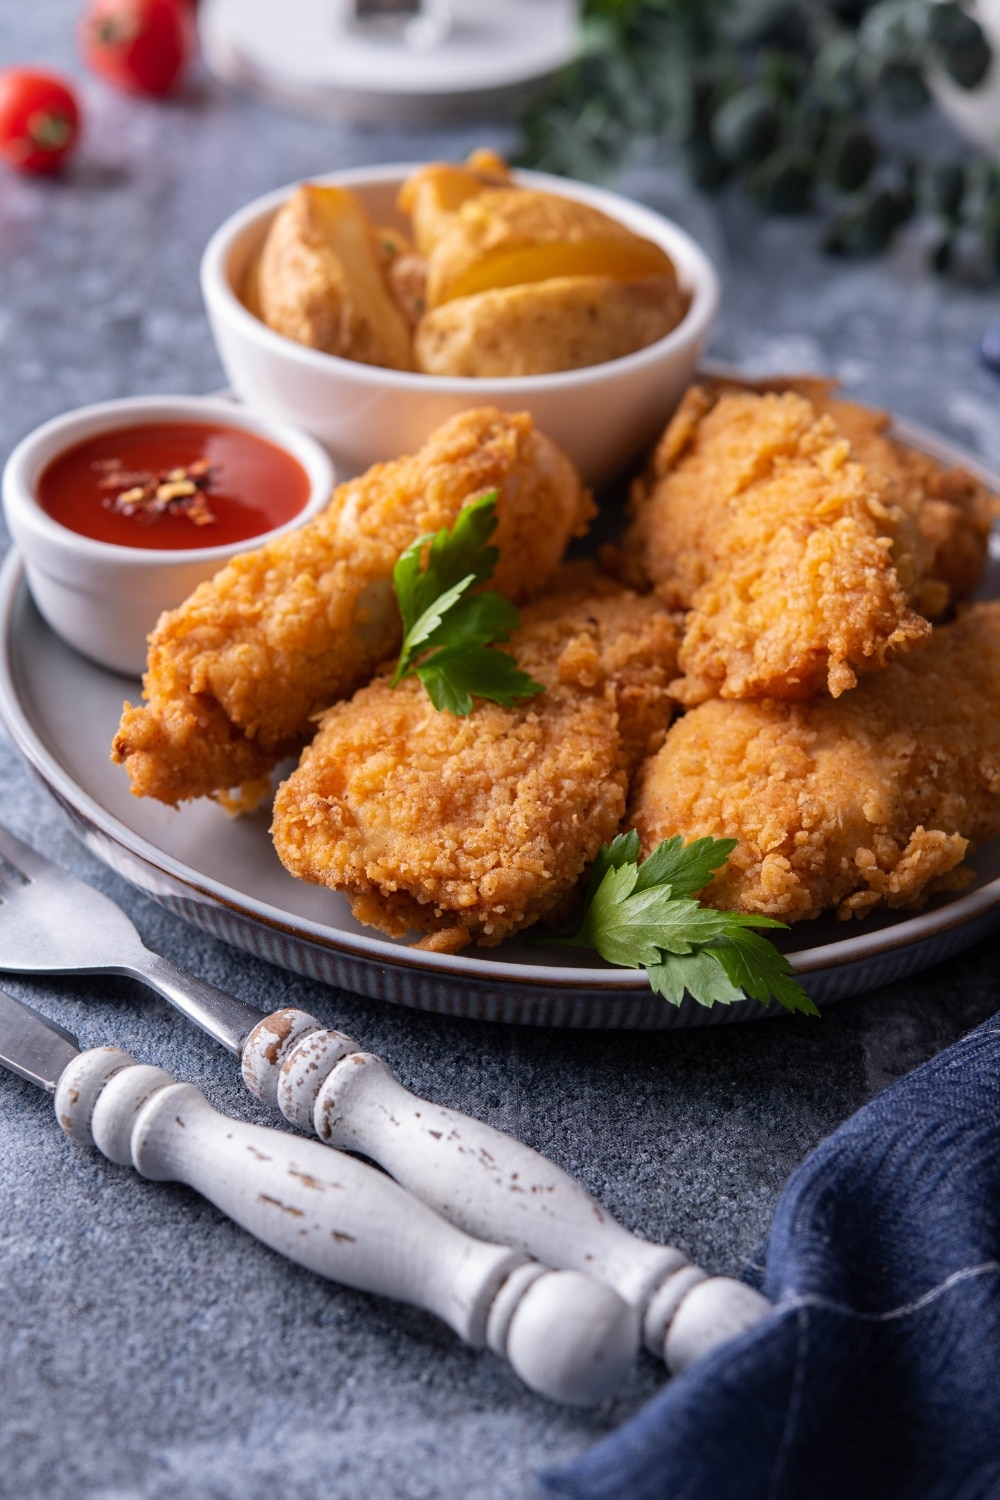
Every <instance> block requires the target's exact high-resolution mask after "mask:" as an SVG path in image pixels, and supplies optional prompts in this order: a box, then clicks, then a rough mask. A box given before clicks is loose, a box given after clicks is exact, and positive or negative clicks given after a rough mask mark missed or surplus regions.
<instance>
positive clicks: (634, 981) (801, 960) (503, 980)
mask: <svg viewBox="0 0 1000 1500" xmlns="http://www.w3.org/2000/svg"><path fill="white" fill-rule="evenodd" d="M706 365H707V362H706ZM720 369H721V367H719V366H709V367H706V368H705V371H704V373H705V374H706V375H708V374H714V373H717V372H718V371H719V370H720ZM761 378H766V377H761ZM774 378H775V379H780V378H781V377H779V376H775V377H774ZM891 421H892V430H893V433H894V434H895V435H896V436H898V437H899V438H901V439H902V440H903V441H904V442H907V443H909V444H911V445H912V446H914V447H916V448H919V449H921V450H922V451H924V452H926V453H928V454H930V455H931V456H932V457H935V458H938V459H940V460H942V461H944V462H946V463H949V464H953V465H959V466H961V467H963V468H965V469H967V470H968V471H969V472H970V473H973V474H974V475H975V476H976V477H977V478H979V479H980V480H981V481H982V482H983V483H985V484H987V485H989V486H990V487H991V488H992V489H994V490H996V491H998V492H1000V475H997V474H996V473H994V472H993V471H992V470H991V469H990V468H989V466H988V465H987V464H986V463H985V462H983V461H982V460H980V459H979V458H978V457H977V456H976V455H974V454H970V453H967V452H966V451H965V450H964V449H962V448H961V447H959V446H958V445H956V444H954V443H953V442H951V440H949V439H948V438H945V437H944V436H942V435H941V434H938V433H935V432H933V431H931V430H930V429H927V428H925V427H923V426H922V425H921V424H919V423H915V422H911V421H909V420H906V419H902V418H898V417H895V416H891ZM22 593H27V594H28V595H29V598H30V590H28V586H27V580H26V578H25V574H24V564H23V560H22V558H21V556H20V553H19V552H18V550H17V548H16V547H14V546H13V545H12V546H11V547H10V548H9V550H8V552H7V554H6V556H5V557H4V559H3V562H2V565H0V719H2V721H3V723H4V725H5V726H6V729H7V731H8V733H9V735H10V737H11V739H12V741H13V743H14V745H15V747H16V748H17V750H18V751H19V753H20V754H21V755H22V757H23V758H24V760H25V761H26V762H27V763H28V765H29V766H30V767H31V768H32V770H33V771H34V772H35V773H36V775H38V777H39V778H40V779H41V781H42V782H43V784H44V785H45V787H46V788H47V789H48V790H49V791H50V792H51V793H52V794H53V795H54V796H55V797H56V799H57V800H58V801H59V802H60V803H61V804H62V805H63V806H64V807H65V808H66V809H67V810H69V811H70V812H71V813H72V814H74V815H75V817H76V818H77V819H78V820H79V821H81V822H82V823H83V824H84V825H85V826H86V827H88V828H89V829H91V830H92V831H93V832H94V833H96V834H98V835H99V836H100V837H101V838H102V839H105V840H109V841H110V842H111V844H112V845H115V846H117V847H118V848H120V849H121V850H122V851H123V852H124V853H125V854H126V855H127V856H129V857H130V858H131V859H132V860H138V861H140V862H141V863H142V864H143V865H145V866H146V867H148V868H149V869H150V870H151V871H154V872H156V873H157V874H159V875H162V876H165V877H167V878H168V879H170V880H171V881H173V882H174V883H175V884H176V885H178V886H180V887H182V888H183V889H184V890H185V891H186V892H187V893H188V895H189V897H190V898H192V899H194V900H195V901H197V902H200V903H202V904H207V905H210V906H214V907H222V908H224V909H226V910H228V911H229V912H230V913H232V914H234V915H236V916H238V917H241V918H243V919H244V920H246V921H249V922H251V923H252V924H254V925H255V926H258V927H263V928H266V929H267V930H269V931H271V932H272V933H275V934H281V935H283V936H285V937H288V938H292V939H297V940H301V941H305V942H307V943H309V944H311V945H313V946H314V947H317V948H319V949H321V950H324V951H326V952H328V953H330V954H332V955H341V956H343V957H345V958H348V959H353V960H355V961H360V962H362V963H375V964H388V965H390V966H391V967H392V968H393V969H396V970H406V971H409V972H410V973H411V974H415V975H417V976H419V977H420V978H422V979H423V980H424V981H429V982H432V983H433V981H434V979H435V978H436V977H439V978H440V979H442V980H445V981H455V980H466V981H468V980H472V981H479V982H480V983H493V984H508V985H513V986H518V987H521V988H524V989H527V990H531V991H538V992H545V991H553V990H555V991H573V992H576V993H580V992H581V991H584V992H590V993H592V994H594V995H595V996H597V995H601V994H603V995H604V996H605V997H606V998H611V997H613V996H614V995H616V994H617V995H620V996H621V997H622V998H623V999H624V998H626V997H634V996H636V995H642V994H649V993H650V990H649V984H648V980H647V979H646V976H645V973H644V971H643V970H641V969H638V970H633V969H620V968H615V967H612V966H610V965H609V966H607V967H606V968H604V967H596V966H595V967H588V968H577V967H571V966H567V965H538V966H534V965H526V964H523V963H519V962H513V961H511V960H501V959H491V958H488V957H479V955H478V952H477V954H476V956H475V957H474V958H472V959H470V956H469V955H467V954H444V953H433V952H427V951H425V950H419V949H413V948H411V947H397V946H396V945H395V944H392V943H390V942H388V941H387V940H385V939H383V938H378V937H369V936H368V935H367V934H366V933H348V934H343V933H337V932H336V931H334V930H332V929H331V928H329V927H328V926H326V925H324V924H322V923H320V922H317V921H316V920H315V919H313V918H309V917H293V916H292V915H291V914H290V913H288V912H287V911H283V910H282V909H281V908H279V907H276V906H273V905H272V904H271V903H269V902H265V901H261V900H259V899H258V898H257V897H254V896H249V895H247V894H246V893H243V892H240V891H238V890H237V889H235V888H234V887H232V886H230V885H227V884H226V883H225V882H223V881H220V880H217V879H216V878H215V877H212V876H208V875H205V874H202V873H201V872H199V871H198V870H197V869H196V868H195V867H193V866H191V865H189V864H187V863H185V862H184V861H183V860H181V859H179V858H178V857H177V856H175V855H173V854H170V853H169V852H167V851H165V850H163V849H161V848H159V847H158V846H157V845H156V844H154V843H152V842H151V841H150V840H149V839H147V838H146V837H145V836H144V835H142V834H140V833H137V832H135V831H134V830H133V829H131V828H130V827H129V826H128V825H127V824H125V823H123V822H122V821H121V819H120V818H118V817H117V815H116V814H114V813H113V812H111V811H110V810H109V809H107V808H106V807H104V806H103V804H102V803H100V802H99V801H98V800H97V799H96V798H95V797H93V796H92V795H91V794H90V793H89V792H87V791H86V790H85V789H84V788H83V787H82V786H81V785H80V784H79V783H78V782H77V781H76V780H75V778H74V777H73V776H72V774H71V772H70V771H69V770H68V769H67V768H66V767H65V766H64V765H63V764H62V763H61V762H60V761H59V760H58V759H57V758H56V756H55V755H54V754H53V753H52V752H51V751H50V750H49V748H48V746H47V745H46V744H45V743H44V741H43V739H42V737H41V735H40V734H39V733H38V731H37V730H36V728H35V726H34V724H33V723H32V721H31V719H30V717H29V715H28V713H27V711H26V709H25V707H24V705H23V704H22V702H21V700H20V696H19V694H18V690H17V666H16V660H15V646H14V641H13V638H12V637H13V632H12V628H11V627H12V622H13V615H14V612H15V610H16V608H17V606H18V604H19V601H20V598H21V596H22ZM42 623H43V628H45V629H49V627H48V626H47V625H45V624H44V622H42ZM88 665H91V666H93V664H88ZM93 669H94V670H101V669H100V668H98V667H96V666H94V667H93ZM109 675H113V674H109ZM95 852H96V853H98V855H99V857H102V858H103V859H104V862H105V863H108V860H107V859H106V857H105V856H104V855H103V854H102V851H101V850H100V849H97V850H95ZM122 873H123V875H124V878H126V879H129V881H130V883H131V884H133V885H135V886H137V888H141V889H145V890H146V893H147V894H153V893H152V892H150V891H149V890H148V888H142V887H139V886H138V882H136V881H135V880H134V879H132V878H131V877H130V876H129V875H128V873H127V872H122ZM998 906H1000V876H998V877H996V878H995V879H993V880H991V881H988V882H986V883H985V884H984V885H982V886H979V887H977V888H976V889H975V890H972V891H967V892H965V893H963V894H960V895H958V896H956V897H954V898H953V899H950V900H947V901H945V902H944V903H943V904H942V905H941V906H939V907H936V908H932V909H931V910H930V911H920V912H916V913H914V914H913V915H911V916H909V917H903V918H901V919H900V920H899V921H896V922H893V923H891V924H890V925H888V926H886V927H882V928H878V929H867V930H862V931H861V932H859V933H855V934H853V935H852V936H850V937H846V938H843V939H837V940H834V941H833V942H825V943H822V944H820V945H819V946H809V947H804V948H801V949H794V950H792V951H788V952H787V954H786V957H787V958H788V960H789V962H790V963H791V965H792V967H793V969H794V970H795V972H796V973H797V974H798V975H800V976H807V975H810V974H818V973H820V972H829V971H831V970H843V969H845V968H847V967H849V966H850V965H853V964H859V965H860V964H862V963H872V962H875V961H877V960H879V959H881V958H885V957H886V956H888V955H890V954H893V953H895V952H898V951H899V950H901V949H907V948H910V947H911V946H915V945H917V944H920V943H926V942H928V941H931V940H933V939H934V938H936V937H940V936H942V935H943V934H945V933H947V932H950V931H953V930H954V929H955V928H958V927H964V926H966V925H969V924H971V923H974V922H975V921H976V920H977V919H978V918H982V917H984V916H986V915H987V914H989V913H991V912H994V911H996V909H997V908H998ZM793 930H794V929H793ZM738 1008H739V1007H738V1006H734V1007H732V1009H733V1010H736V1009H738Z"/></svg>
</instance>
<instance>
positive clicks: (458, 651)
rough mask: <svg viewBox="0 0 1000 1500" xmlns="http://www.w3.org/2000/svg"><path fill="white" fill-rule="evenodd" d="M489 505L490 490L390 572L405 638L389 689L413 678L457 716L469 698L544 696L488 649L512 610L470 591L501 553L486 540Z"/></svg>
mask: <svg viewBox="0 0 1000 1500" xmlns="http://www.w3.org/2000/svg"><path fill="white" fill-rule="evenodd" d="M496 501H497V492H496V490H493V491H491V492H490V493H489V494H487V495H482V496H481V497H480V498H479V499H478V500H474V501H473V502H472V504H471V505H467V506H465V508H464V509H463V510H461V511H460V512H459V514H458V516H457V518H456V520H455V524H454V526H453V527H452V528H451V530H450V531H449V530H448V529H447V527H442V529H441V530H440V531H438V532H436V533H435V532H428V533H427V535H425V536H420V537H418V538H417V540H416V541H415V542H413V543H412V544H411V545H410V546H409V547H407V549H406V551H405V552H403V553H402V555H401V556H400V558H399V561H398V562H397V563H396V566H395V568H394V569H393V573H392V581H393V586H394V587H395V590H396V599H397V601H398V603H399V612H400V614H401V615H402V617H403V630H404V635H403V646H402V650H401V651H400V653H399V661H398V662H397V663H396V670H395V672H394V673H393V675H392V681H391V684H390V685H391V686H392V687H395V686H396V685H397V683H400V682H402V680H403V678H404V677H413V676H416V677H419V679H420V681H421V682H422V683H423V684H424V687H425V688H426V689H427V693H428V696H429V697H430V700H431V702H432V703H433V704H434V707H435V708H436V709H438V710H447V712H449V713H452V714H457V715H458V716H460V717H465V715H466V714H470V713H471V712H472V698H473V695H475V696H476V697H477V698H489V699H491V700H492V702H494V703H501V704H503V705H504V706H505V707H510V705H511V704H512V703H514V702H515V701H516V700H517V699H518V698H531V697H533V696H534V695H535V694H536V693H543V692H544V691H545V688H544V685H543V684H542V683H540V682H535V681H534V680H533V678H531V677H529V676H528V674H527V672H522V671H521V669H520V667H519V666H518V664H517V662H516V661H515V660H514V658H513V657H512V656H510V655H508V653H507V652H506V651H493V650H489V649H488V648H489V647H490V646H491V645H493V644H494V643H495V642H497V641H506V640H508V639H509V637H510V634H511V631H513V630H516V629H517V627H518V623H519V619H520V617H519V615H518V612H517V609H516V607H515V606H514V605H513V604H512V603H511V602H510V600H509V599H505V598H504V597H503V595H502V594H497V593H495V592H494V591H493V590H492V589H490V590H486V591H483V592H480V593H476V594H470V593H469V590H470V589H471V588H473V587H474V586H475V585H476V584H480V583H485V582H486V581H487V579H489V578H491V577H492V575H493V570H494V568H495V567H496V565H497V560H498V558H499V556H500V554H499V552H498V550H497V548H496V547H494V546H491V545H490V540H489V539H490V537H491V536H492V535H493V532H494V530H495V529H496V524H497V521H496ZM428 543H429V544H430V545H429V546H428ZM425 555H426V565H425V564H424V557H425Z"/></svg>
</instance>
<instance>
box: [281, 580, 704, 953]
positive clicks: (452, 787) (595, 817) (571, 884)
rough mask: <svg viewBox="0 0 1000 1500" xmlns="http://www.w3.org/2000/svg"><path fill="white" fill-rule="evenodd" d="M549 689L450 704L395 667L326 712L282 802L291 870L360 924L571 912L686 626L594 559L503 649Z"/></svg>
mask: <svg viewBox="0 0 1000 1500" xmlns="http://www.w3.org/2000/svg"><path fill="white" fill-rule="evenodd" d="M504 649H505V650H509V651H510V652H511V653H512V654H513V655H514V656H516V658H517V660H518V662H519V664H520V665H521V667H522V668H523V669H524V670H526V671H527V672H529V673H530V674H531V675H532V677H534V678H535V679H536V680H537V681H539V682H542V683H544V684H545V688H546V691H545V692H544V693H543V694H540V695H538V696H537V697H535V698H529V699H524V700H522V701H521V702H519V703H517V704H515V705H514V706H513V707H510V708H504V707H501V706H500V705H499V704H496V703H490V702H486V701H483V700H481V699H478V700H476V702H475V707H474V709H473V712H472V713H471V714H470V715H469V716H468V717H467V718H456V717H454V716H453V715H451V714H448V713H439V712H438V711H437V710H436V709H435V708H434V706H433V704H432V703H431V700H430V698H429V697H428V696H427V693H426V692H425V690H424V688H423V686H422V684H421V683H420V682H419V681H418V680H417V679H415V678H412V677H411V678H408V679H406V680H404V681H403V682H401V683H400V684H399V686H398V687H397V688H395V689H393V688H390V686H389V679H388V677H387V676H382V677H379V678H377V679H376V680H375V681H374V682H372V683H371V684H370V685H369V686H368V687H365V688H362V689H361V691H360V692H358V693H357V694H355V696H354V698H353V699H352V700H351V701H350V702H349V703H340V704H337V705H336V707H334V708H332V709H331V710H330V712H329V713H328V714H326V715H325V716H324V718H323V721H322V724H321V727H320V731H319V733H318V735H317V736H316V739H315V740H314V741H313V743H312V744H311V745H310V746H309V748H308V749H307V750H306V751H305V753H304V754H303V757H302V761H301V764H300V765H299V768H298V769H297V770H296V771H295V772H294V773H293V774H292V775H291V776H290V777H289V779H288V780H287V781H286V782H284V784H283V785H282V786H281V787H279V789H278V794H277V797H276V799H275V809H274V826H273V828H272V833H273V835H274V842H275V847H276V848H277V851H278V854H279V855H280V857H281V860H282V862H283V863H284V865H285V866H286V868H287V869H289V870H290V871H291V873H292V874H293V875H297V876H299V877H300V878H302V879H304V880H310V881H313V882H314V883H316V884H324V885H328V886H331V887H332V888H333V889H334V890H343V891H346V892H347V893H348V895H349V896H350V898H351V909H352V911H353V912H354V915H355V916H356V917H357V918H358V919H359V920H360V921H362V922H368V923H371V924H372V925H373V926H376V927H379V928H381V929H382V931H383V932H386V933H388V934H389V935H390V936H391V937H402V936H404V935H405V934H406V933H407V932H410V931H412V930H414V929H417V930H421V931H425V932H427V933H429V934H431V935H430V936H429V937H427V938H425V939H424V940H423V942H422V944H421V946H423V947H429V948H432V949H434V950H436V951H444V952H456V951H457V950H458V949H459V948H462V947H464V946H465V945H466V944H467V943H469V942H471V941H475V942H477V943H479V944H481V945H483V946H484V947H491V946H493V945H494V944H496V943H499V942H501V941H502V939H503V938H505V937H507V936H508V935H509V934H510V933H512V932H515V931H518V930H520V929H521V928H524V927H529V926H531V925H532V924H533V923H535V922H538V921H541V920H554V919H558V918H559V917H560V916H562V915H563V914H564V913H565V912H566V910H567V909H568V907H569V905H570V904H571V902H572V899H573V894H574V891H575V889H576V886H577V883H578V881H579V878H580V875H581V873H582V872H583V871H584V870H585V869H586V867H587V865H588V864H590V863H591V861H592V860H593V859H594V857H595V855H596V854H597V852H598V850H599V848H600V846H601V844H602V843H603V842H605V841H607V840H610V839H611V838H613V837H614V835H615V833H616V832H617V831H618V825H619V823H620V821H621V817H622V814H623V812H624V810H625V798H626V790H627V782H628V777H629V774H630V772H631V771H632V770H633V769H634V767H635V766H636V765H637V764H638V762H639V761H640V760H641V759H642V758H643V757H644V756H645V755H647V754H649V753H650V751H651V749H652V748H655V747H656V746H658V745H659V744H660V743H661V742H662V738H663V733H664V730H665V728H666V726H667V724H668V722H669V720H670V715H671V712H672V704H671V701H670V698H669V697H668V695H667V692H666V685H667V682H668V681H669V680H670V678H671V677H672V676H673V675H674V672H675V671H676V653H677V628H676V624H675V622H674V619H673V617H672V616H671V615H669V614H668V613H667V612H666V611H665V610H663V608H662V607H661V606H660V605H659V604H658V603H657V601H656V600H655V599H654V598H653V597H652V596H651V595H645V596H643V597H638V596H636V595H635V594H633V593H631V592H627V591H623V590H621V589H620V588H619V587H618V586H617V585H616V584H613V583H612V582H611V581H610V580H608V579H602V578H600V576H599V575H598V574H596V572H595V571H594V570H593V569H592V567H591V566H589V565H585V566H584V567H583V568H580V567H576V566H574V567H570V568H567V569H565V570H564V573H563V575H562V578H561V580H560V587H559V589H558V590H556V591H554V592H553V594H552V595H551V596H550V597H548V598H546V599H545V600H544V601H543V602H541V603H538V604H535V605H532V606H529V607H528V608H527V609H525V610H524V612H523V617H522V625H521V628H520V629H519V630H518V631H517V632H516V633H515V634H514V635H513V636H512V637H511V640H510V643H509V645H508V646H506V647H505V648H504Z"/></svg>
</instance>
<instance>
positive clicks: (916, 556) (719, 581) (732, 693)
mask: <svg viewBox="0 0 1000 1500" xmlns="http://www.w3.org/2000/svg"><path fill="white" fill-rule="evenodd" d="M632 506H633V511H634V516H635V519H634V521H633V523H632V525H631V527H630V529H629V532H628V535H627V537H626V542H625V546H626V552H627V553H628V554H631V556H632V558H633V560H634V561H637V562H638V563H639V565H640V566H641V567H642V569H643V571H644V572H645V574H646V575H647V576H648V578H649V579H650V580H651V581H652V582H653V584H654V585H655V586H656V588H657V590H658V592H659V594H660V596H661V598H662V599H663V600H664V602H665V603H666V604H667V605H668V606H669V607H671V608H687V609H689V610H690V614H689V616H688V621H687V627H686V631H685V636H684V641H683V643H682V646H681V653H680V666H681V670H682V671H683V673H684V678H683V680H682V681H681V682H680V683H679V684H677V685H676V687H675V691H676V692H677V694H678V696H679V697H680V699H681V700H682V701H683V702H684V703H686V704H694V703H699V702H702V701H704V700H705V699H706V698H710V697H713V696H715V695H719V696H721V697H723V698H761V697H776V698H809V697H812V696H813V695H814V694H815V693H817V692H821V691H823V690H824V689H827V690H828V691H829V692H830V693H831V694H832V695H833V696H834V697H837V696H838V695H839V694H840V693H842V692H844V691H845V690H846V689H848V688H852V687H854V685H855V684H856V682H857V674H858V673H859V672H862V671H870V670H872V669H874V668H882V667H885V666H886V664H887V663H888V661H889V659H890V657H891V656H892V655H893V654H895V653H897V652H901V651H905V650H908V649H909V648H910V647H912V646H914V645H920V644H923V643H924V642H925V641H926V640H927V638H928V636H929V634H930V626H929V624H928V622H927V621H926V620H925V619H924V618H923V617H922V616H920V615H919V614H917V613H916V612H915V611H914V610H913V609H912V608H911V607H910V603H909V599H908V593H909V592H910V591H911V590H912V589H913V588H914V587H915V586H916V582H917V580H918V579H919V578H920V577H921V576H922V575H923V573H924V572H925V571H926V569H925V561H926V558H925V553H926V547H925V544H924V542H923V538H922V536H921V533H920V530H919V527H918V525H917V523H916V518H915V510H914V508H912V507H909V506H908V496H907V494H906V493H903V492H902V491H901V489H900V487H899V486H898V485H895V484H894V483H893V481H892V480H891V479H890V477H889V476H888V475H886V474H884V473H883V472H881V471H873V470H868V469H866V468H865V467H864V466H863V465H862V464H860V463H858V462H857V461H856V460H855V459H854V458H853V457H852V455H851V450H850V446H849V444H848V442H847V440H846V439H845V438H844V437H842V436H841V435H840V434H839V433H838V431H837V429H836V427H835V426H834V423H833V421H832V419H831V418H830V417H829V416H819V415H817V412H816V410H815V408H814V407H813V405H812V404H811V403H810V402H809V401H807V400H805V398H804V397H802V396H800V395H798V394H797V393H795V392H792V391H786V392H778V393H772V392H767V393H764V394H759V393H756V392H751V391H737V390H728V391H712V390H709V389H706V388H704V387H700V386H695V387H692V388H691V390H689V391H688V393H687V395H686V396H685V398H684V400H683V401H682V403H681V405H680V407H679V408H678V411H677V413H676V414H675V416H674V418H673V420H672V422H671V423H670V425H669V427H668V428H667V431H666V432H665V433H664V435H663V437H662V438H661V440H660V443H659V446H658V447H657V450H656V453H655V455H654V459H653V463H652V468H651V472H650V473H649V475H647V476H646V477H644V478H643V479H640V480H639V481H638V482H637V483H636V485H635V486H634V487H633V494H632Z"/></svg>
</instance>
